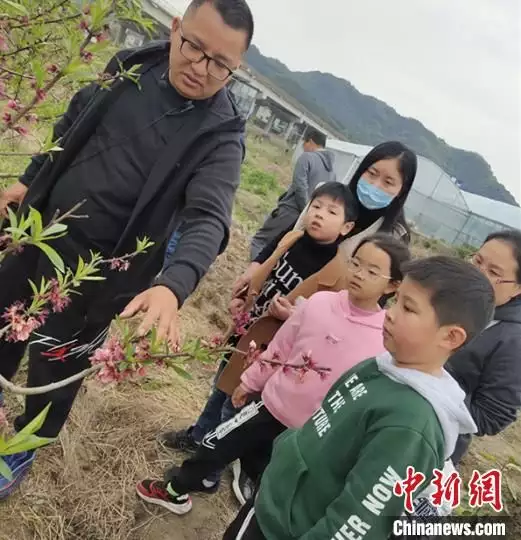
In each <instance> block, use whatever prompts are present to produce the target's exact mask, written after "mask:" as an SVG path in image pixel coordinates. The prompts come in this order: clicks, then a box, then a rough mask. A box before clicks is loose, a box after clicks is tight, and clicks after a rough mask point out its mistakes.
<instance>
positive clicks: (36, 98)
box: [0, 30, 93, 135]
mask: <svg viewBox="0 0 521 540" xmlns="http://www.w3.org/2000/svg"><path fill="white" fill-rule="evenodd" d="M92 36H93V34H92V32H91V31H90V30H88V31H87V35H86V36H85V39H84V40H83V43H82V44H81V45H80V50H79V52H80V56H81V53H82V52H83V51H84V50H85V47H86V46H87V45H88V44H89V43H90V40H91V39H92ZM64 73H65V68H64V69H60V70H59V71H58V72H57V73H56V74H55V75H54V77H52V78H51V79H50V80H49V81H48V82H47V84H45V86H44V87H43V88H42V89H41V92H43V93H44V94H46V93H47V92H48V91H49V90H50V89H51V88H52V87H53V86H54V85H55V84H56V83H57V82H58V81H59V80H60V79H61V78H62V77H63V76H64ZM39 101H40V98H39V95H38V92H36V93H35V95H34V97H33V99H32V100H31V101H30V102H29V103H28V104H27V105H26V106H25V107H23V108H22V109H21V110H20V111H18V113H17V114H16V115H15V116H14V118H13V119H12V120H11V122H10V124H6V125H5V126H4V127H2V128H0V135H2V134H4V133H5V132H6V131H7V130H9V129H11V126H15V125H16V123H17V122H18V121H19V120H20V119H22V118H23V117H24V116H25V115H26V114H27V113H28V112H29V111H30V110H31V109H32V108H33V107H34V106H35V105H36V104H37V103H38V102H39Z"/></svg>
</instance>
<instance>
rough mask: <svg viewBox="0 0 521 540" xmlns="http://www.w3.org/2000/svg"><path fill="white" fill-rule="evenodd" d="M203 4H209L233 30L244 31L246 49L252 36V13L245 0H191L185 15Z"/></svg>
mask: <svg viewBox="0 0 521 540" xmlns="http://www.w3.org/2000/svg"><path fill="white" fill-rule="evenodd" d="M204 4H211V5H212V6H213V7H214V9H215V10H216V11H217V13H219V15H220V16H221V17H222V19H223V21H224V22H225V23H226V24H227V25H228V26H229V27H230V28H233V29H234V30H244V32H245V33H246V49H248V48H249V46H250V44H251V40H252V38H253V28H254V25H253V15H252V13H251V10H250V7H249V6H248V4H247V3H246V1H245V0H192V2H191V3H190V5H189V6H188V8H187V9H186V11H185V16H186V15H187V14H190V13H191V12H192V11H196V10H198V9H199V8H200V7H201V6H203V5H204Z"/></svg>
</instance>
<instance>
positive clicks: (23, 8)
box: [2, 0, 29, 15]
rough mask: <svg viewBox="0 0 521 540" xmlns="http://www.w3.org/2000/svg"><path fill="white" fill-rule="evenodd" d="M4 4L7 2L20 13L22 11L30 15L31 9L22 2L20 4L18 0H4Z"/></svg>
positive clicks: (23, 13)
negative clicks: (15, 0) (13, 0)
mask: <svg viewBox="0 0 521 540" xmlns="http://www.w3.org/2000/svg"><path fill="white" fill-rule="evenodd" d="M2 3H3V4H7V5H8V6H11V7H12V8H13V9H14V10H16V11H18V13H21V14H22V15H29V11H28V10H27V8H26V7H25V6H22V4H19V3H18V2H12V1H11V0H2Z"/></svg>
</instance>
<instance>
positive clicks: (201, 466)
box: [165, 401, 286, 495]
mask: <svg viewBox="0 0 521 540" xmlns="http://www.w3.org/2000/svg"><path fill="white" fill-rule="evenodd" d="M285 429H286V426H284V425H283V424H281V423H280V422H279V421H278V420H277V419H276V418H274V417H273V416H272V415H271V414H270V413H269V411H268V410H267V409H266V407H264V403H263V402H262V401H253V402H252V403H250V404H249V405H247V406H246V407H244V409H242V410H241V412H240V413H238V414H237V415H235V416H234V417H233V418H232V419H231V420H228V422H225V423H224V424H221V425H220V426H218V428H217V429H216V430H215V431H212V432H211V433H208V435H207V436H206V437H205V438H204V439H203V442H202V444H201V446H200V447H199V448H198V449H197V452H196V453H195V455H194V457H192V458H190V459H187V460H185V461H184V462H183V464H182V466H181V468H178V467H174V468H172V469H170V470H169V471H167V472H166V474H165V481H167V482H170V485H171V486H172V488H173V489H174V490H175V491H176V492H177V493H178V494H179V495H182V494H185V493H190V492H191V491H195V490H197V489H199V488H200V487H201V483H202V481H203V480H204V479H205V478H207V477H208V476H209V475H210V474H211V473H213V472H214V471H217V470H221V469H223V468H224V467H226V465H228V464H229V463H231V462H232V461H235V460H236V459H240V460H241V466H242V467H243V469H244V472H245V473H246V474H247V475H248V477H249V478H251V479H252V480H253V481H257V480H258V478H260V476H261V475H262V473H263V472H264V469H265V468H266V467H267V465H268V463H269V461H270V458H271V451H272V448H273V441H274V440H275V439H276V438H277V436H278V435H280V434H281V433H282V432H283V431H284V430H285Z"/></svg>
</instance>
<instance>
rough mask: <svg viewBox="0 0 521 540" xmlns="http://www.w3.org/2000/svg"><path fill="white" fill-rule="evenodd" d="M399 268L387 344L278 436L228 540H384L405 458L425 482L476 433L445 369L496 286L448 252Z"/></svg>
mask: <svg viewBox="0 0 521 540" xmlns="http://www.w3.org/2000/svg"><path fill="white" fill-rule="evenodd" d="M404 274H405V279H404V281H403V283H402V285H401V286H400V288H399V290H398V294H397V298H396V303H395V304H394V305H393V306H392V307H391V308H390V309H389V311H388V313H387V316H386V320H385V322H384V345H385V347H386V349H387V351H388V352H387V353H385V354H384V355H382V356H380V357H378V358H373V359H370V360H367V361H365V362H362V363H361V364H359V365H358V366H356V367H355V368H353V369H351V370H349V371H348V372H346V373H345V374H344V375H343V376H342V377H341V378H340V379H339V380H338V382H337V383H336V384H335V385H334V386H333V387H332V388H331V390H330V391H329V393H328V395H327V396H326V398H325V400H324V401H323V403H322V407H321V408H320V409H319V410H318V411H317V412H316V413H315V414H314V415H313V417H312V418H311V419H310V420H309V421H308V422H307V423H306V424H305V425H304V426H303V427H302V428H301V429H297V430H288V431H286V432H285V433H284V434H282V435H281V436H280V437H279V438H278V439H277V442H276V443H275V447H274V450H273V456H272V459H271V462H270V464H269V466H268V468H267V469H266V471H265V473H264V475H263V477H262V480H261V484H260V488H259V491H258V494H257V496H256V497H255V499H254V500H251V501H250V502H249V503H248V504H246V505H245V506H244V507H243V509H242V510H241V512H240V513H239V515H238V516H237V518H236V520H235V521H234V522H233V523H232V524H231V526H230V527H229V528H228V530H227V531H226V533H225V535H224V540H234V539H239V538H240V539H241V540H265V539H269V540H271V539H275V538H299V539H300V540H323V539H326V538H327V539H329V538H331V539H333V538H334V539H335V540H347V539H351V538H356V539H360V540H384V539H385V538H388V536H389V535H390V534H391V532H392V526H393V521H394V520H395V519H396V518H397V517H398V516H400V514H401V513H402V511H403V508H404V499H403V498H401V497H397V496H396V495H394V494H393V487H394V485H395V484H396V482H399V481H401V480H402V479H404V478H406V470H407V467H408V466H412V467H413V468H414V470H415V472H419V473H422V474H424V475H425V479H426V482H427V483H428V482H430V481H431V480H432V477H433V469H435V468H438V469H440V470H441V469H443V464H444V462H445V460H446V459H447V458H449V457H450V456H451V455H452V452H453V451H454V447H455V443H456V440H457V438H458V435H459V434H461V433H472V432H474V431H476V425H475V423H474V421H473V420H472V417H471V415H470V413H469V412H468V410H467V408H466V406H465V404H464V398H465V394H464V392H463V391H462V390H461V389H460V387H459V386H458V384H457V383H456V381H455V380H454V379H452V377H451V376H450V375H449V374H448V373H447V372H446V371H445V370H444V368H443V366H444V364H445V362H446V361H447V360H448V358H449V357H450V356H451V354H452V353H453V352H454V351H456V350H458V349H459V348H460V347H461V346H463V345H464V344H465V343H467V342H468V341H469V340H471V339H472V338H473V337H474V336H476V335H478V334H479V333H480V332H482V331H483V329H484V328H485V327H486V326H487V324H488V323H489V321H490V320H491V318H492V314H493V310H494V293H493V290H492V287H491V285H490V283H489V282H488V280H487V279H486V278H485V277H484V276H483V274H481V272H479V270H477V269H476V268H474V267H472V265H470V264H468V263H465V262H463V261H459V260H457V259H453V258H449V257H441V256H440V257H431V258H428V259H423V260H417V261H414V262H412V263H408V264H407V265H405V267H404ZM425 485H427V484H426V483H423V484H422V485H420V486H418V491H417V493H419V492H420V491H421V490H422V489H423V487H425Z"/></svg>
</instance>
